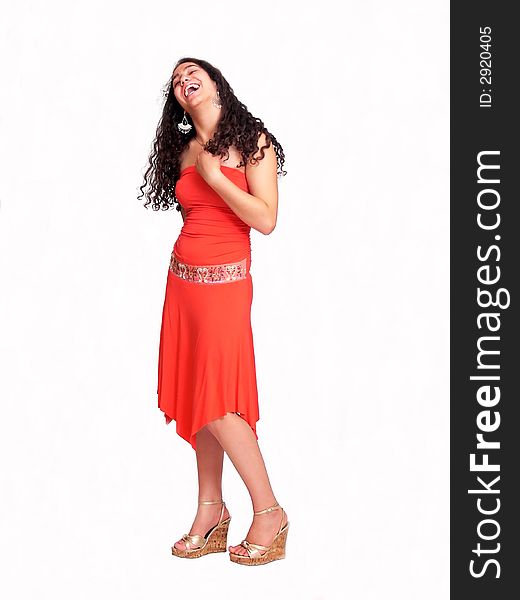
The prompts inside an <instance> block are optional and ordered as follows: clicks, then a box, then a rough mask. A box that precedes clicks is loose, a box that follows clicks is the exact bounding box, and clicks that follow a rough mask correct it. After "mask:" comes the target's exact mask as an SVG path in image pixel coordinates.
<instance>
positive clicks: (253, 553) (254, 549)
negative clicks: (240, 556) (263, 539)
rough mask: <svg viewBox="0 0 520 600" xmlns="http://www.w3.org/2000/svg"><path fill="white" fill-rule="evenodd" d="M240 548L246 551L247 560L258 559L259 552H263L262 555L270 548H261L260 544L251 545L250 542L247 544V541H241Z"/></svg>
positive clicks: (260, 554)
mask: <svg viewBox="0 0 520 600" xmlns="http://www.w3.org/2000/svg"><path fill="white" fill-rule="evenodd" d="M240 545H241V546H244V548H245V549H246V550H247V553H248V554H249V558H260V557H261V556H262V553H261V552H260V550H263V551H264V554H265V552H266V551H267V550H269V548H270V546H261V545H260V544H252V543H251V542H248V541H247V540H242V541H241V542H240Z"/></svg>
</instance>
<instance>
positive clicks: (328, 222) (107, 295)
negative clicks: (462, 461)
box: [0, 0, 449, 600]
mask: <svg viewBox="0 0 520 600" xmlns="http://www.w3.org/2000/svg"><path fill="white" fill-rule="evenodd" d="M0 40H1V41H0V61H1V72H2V85H1V88H0V94H1V96H0V97H1V111H0V138H1V141H0V144H1V146H0V148H1V154H0V164H1V168H2V179H1V181H2V186H1V188H0V201H1V211H0V217H1V224H0V234H1V241H0V250H1V256H0V264H1V285H2V293H1V323H0V324H1V342H0V344H1V346H0V348H1V368H2V377H1V389H0V392H1V396H2V404H1V407H2V418H1V419H0V457H1V458H0V461H1V475H0V477H1V481H0V484H1V499H0V502H1V506H0V519H1V522H0V530H1V534H0V563H1V564H2V572H3V574H2V579H1V581H0V594H1V595H2V596H3V597H4V598H9V600H15V599H21V598H23V599H26V598H27V599H29V598H31V599H32V598H53V599H59V598H75V599H76V600H80V599H84V598H85V599H87V598H88V599H91V598H94V597H101V598H125V599H127V600H130V599H134V598H135V599H149V598H154V599H159V598H198V599H199V598H200V599H202V598H211V599H212V600H220V599H224V598H226V599H227V598H231V597H234V598H239V597H242V598H244V597H247V598H248V599H249V600H256V599H257V598H258V599H263V598H271V599H282V598H283V599H286V598H302V599H304V600H318V599H319V600H321V599H327V600H328V599H334V600H335V599H342V598H352V599H356V600H363V599H371V600H372V599H373V600H379V599H380V598H392V599H393V598H395V599H399V600H405V599H406V600H408V599H410V600H417V598H421V600H428V599H435V600H439V599H440V598H447V597H448V565H449V499H448V491H449V488H448V485H449V480H448V478H449V462H448V458H449V448H448V433H449V412H448V408H449V407H448V401H449V379H448V375H449V373H448V365H449V346H448V333H449V313H448V310H449V239H448V234H449V212H448V211H449V188H448V186H449V170H448V168H449V147H448V132H449V112H448V109H449V103H448V93H449V79H448V77H449V64H448V59H449V56H448V46H449V5H448V2H440V3H439V2H438V1H435V2H434V1H433V0H430V1H428V2H420V3H419V2H413V1H412V0H408V1H397V2H395V1H394V2H386V1H384V0H379V1H371V2H353V1H349V2H332V1H321V2H319V3H307V2H301V3H298V4H296V3H294V4H293V3H281V2H270V1H263V2H261V3H255V2H249V3H239V4H229V5H226V4H222V3H221V2H216V1H214V0H212V1H207V0H199V1H198V2H196V3H194V4H191V5H189V6H188V3H176V2H172V1H168V2H167V1H153V0H149V1H148V2H141V3H136V2H133V3H128V2H122V1H118V2H105V1H104V2H100V1H96V0H94V1H92V0H91V1H89V2H86V1H85V2H74V1H72V2H64V1H63V2H57V1H54V2H46V3H43V2H29V1H20V2H18V3H16V5H15V4H14V3H11V4H10V7H9V9H5V10H4V18H3V19H2V25H1V32H0ZM185 55H187V56H195V57H200V58H204V59H206V60H208V61H210V62H211V63H213V64H215V65H216V66H217V67H218V68H220V69H221V70H222V72H223V74H224V76H225V77H226V78H227V79H228V81H229V82H230V84H231V86H232V87H233V89H234V91H235V93H236V95H237V97H238V98H239V99H240V100H241V101H242V102H243V103H244V104H245V105H246V106H247V107H248V109H249V110H250V111H251V112H252V113H253V114H254V115H255V116H259V117H260V118H261V119H262V120H263V121H264V123H265V125H266V126H267V128H268V129H269V130H270V131H272V132H273V133H274V135H275V136H276V137H277V139H278V140H279V141H280V143H281V144H282V146H283V148H284V151H285V154H286V158H287V161H286V165H285V167H286V169H287V171H288V174H287V176H286V177H285V178H282V179H280V181H279V191H280V200H279V215H278V223H277V227H276V229H275V230H274V232H273V233H272V234H271V235H269V236H263V235H262V234H260V233H259V232H257V231H252V235H251V237H252V247H253V251H252V252H253V255H252V256H253V263H252V268H251V274H252V277H253V282H254V283H253V286H254V298H253V308H252V320H253V333H254V340H255V352H256V358H257V376H258V387H259V393H260V421H259V422H258V430H257V431H258V435H259V443H260V448H261V450H262V452H263V454H264V458H265V461H266V464H267V467H268V471H269V475H270V478H271V482H272V484H273V488H274V491H275V495H276V497H277V499H278V500H279V502H280V504H282V506H284V508H285V509H286V510H287V512H288V514H289V519H290V522H291V528H290V532H289V536H288V541H287V556H286V559H285V560H282V561H277V562H276V563H272V564H269V565H267V566H264V567H262V568H260V569H247V568H243V567H240V566H238V565H235V564H233V563H231V562H230V561H229V558H228V556H227V554H215V555H211V556H207V557H204V558H203V559H200V560H192V561H188V560H181V559H177V558H174V557H172V556H171V552H170V546H171V545H172V544H173V542H174V541H175V540H177V539H179V537H180V536H181V535H182V534H183V533H184V532H187V531H188V530H189V527H190V525H191V522H192V521H193V517H194V516H195V511H196V500H197V479H196V470H195V453H194V452H193V449H192V448H191V447H190V446H189V445H188V444H187V443H186V442H185V441H184V440H182V439H181V438H180V437H178V436H177V435H176V433H175V429H174V424H171V425H170V426H166V425H165V423H164V417H163V415H162V413H161V412H160V411H159V409H158V408H157V396H156V385H157V380H156V376H157V353H158V342H159V327H160V317H161V311H162V303H163V299H164V290H165V284H166V276H167V267H168V261H169V255H170V252H171V249H172V247H173V243H174V242H175V239H176V237H177V235H178V233H179V231H180V227H181V225H182V219H181V216H180V214H179V213H177V212H176V211H175V212H158V213H156V212H153V211H151V210H145V209H144V208H143V206H142V204H143V202H142V201H138V200H137V199H136V197H137V194H138V186H139V185H140V184H141V183H142V174H143V173H144V168H145V167H146V165H147V157H148V153H149V150H150V145H151V142H152V139H153V137H154V134H155V128H156V126H157V123H158V120H159V117H160V114H161V111H162V102H163V97H162V93H161V90H162V87H163V86H164V85H165V84H166V82H167V80H168V78H169V76H170V74H171V71H172V69H173V66H174V64H175V62H176V61H177V59H179V58H180V57H182V56H185ZM224 468H225V479H224V489H223V497H224V499H225V500H226V502H227V503H228V506H229V509H230V512H231V514H232V516H233V520H232V524H231V528H230V534H229V539H228V541H229V543H234V544H237V543H239V542H240V541H241V540H242V539H243V537H244V536H245V534H246V532H247V530H248V528H249V525H250V522H251V518H252V509H251V504H250V500H249V496H248V494H247V491H246V489H245V487H244V485H243V483H242V480H241V479H240V477H239V476H238V474H237V473H236V471H235V470H234V468H233V466H232V464H231V462H230V461H229V460H228V459H227V458H226V462H225V467H224Z"/></svg>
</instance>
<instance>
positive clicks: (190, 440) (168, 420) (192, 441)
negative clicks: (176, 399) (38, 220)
mask: <svg viewBox="0 0 520 600" xmlns="http://www.w3.org/2000/svg"><path fill="white" fill-rule="evenodd" d="M159 410H160V411H161V412H162V413H163V415H164V418H165V421H166V425H169V424H170V423H171V422H172V421H174V422H175V424H176V428H175V430H176V433H177V435H179V437H181V438H182V439H183V440H185V441H186V442H188V444H190V445H191V447H192V448H193V450H197V442H196V435H197V433H198V432H199V431H200V430H201V429H202V428H203V427H205V426H206V425H207V424H208V423H211V421H214V420H216V419H221V418H222V417H225V416H226V415H227V413H239V416H240V417H241V418H242V419H244V421H245V422H246V423H247V424H248V425H249V427H251V430H252V432H253V433H254V434H255V437H256V440H257V441H258V434H257V432H256V424H257V423H258V421H259V420H260V417H258V418H257V419H256V420H255V421H251V420H249V419H248V418H247V416H246V413H244V412H240V411H234V410H226V411H225V412H224V414H219V415H217V416H216V417H213V418H211V419H208V420H207V421H206V422H205V423H203V424H202V425H201V426H200V427H199V428H198V429H197V431H195V432H194V433H193V434H188V433H186V432H184V431H181V430H180V429H179V427H178V423H177V420H176V419H175V418H174V417H172V416H171V415H169V414H168V413H167V412H166V411H165V410H164V409H162V408H161V407H159Z"/></svg>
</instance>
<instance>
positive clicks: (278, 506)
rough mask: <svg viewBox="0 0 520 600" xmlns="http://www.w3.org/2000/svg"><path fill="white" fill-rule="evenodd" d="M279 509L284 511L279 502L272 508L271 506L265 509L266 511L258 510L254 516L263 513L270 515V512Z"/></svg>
mask: <svg viewBox="0 0 520 600" xmlns="http://www.w3.org/2000/svg"><path fill="white" fill-rule="evenodd" d="M278 509H281V510H283V508H282V507H281V506H280V505H279V504H278V502H277V503H276V504H273V505H272V506H269V507H268V508H264V510H257V511H256V512H255V513H254V514H255V515H262V514H263V513H268V512H271V511H272V510H278Z"/></svg>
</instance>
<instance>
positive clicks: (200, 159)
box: [195, 150, 222, 185]
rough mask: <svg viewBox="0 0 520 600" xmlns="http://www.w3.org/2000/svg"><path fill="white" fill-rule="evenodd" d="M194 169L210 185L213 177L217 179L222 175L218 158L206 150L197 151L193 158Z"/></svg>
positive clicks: (213, 179)
mask: <svg viewBox="0 0 520 600" xmlns="http://www.w3.org/2000/svg"><path fill="white" fill-rule="evenodd" d="M195 169H196V170H197V172H198V173H199V174H200V175H201V176H202V178H203V179H204V181H205V182H206V183H207V184H208V185H211V183H212V182H213V181H215V179H218V178H219V177H220V176H221V175H222V171H221V170H220V158H219V157H218V156H213V154H210V153H209V152H207V151H206V150H201V151H200V152H199V154H198V156H197V158H196V159H195Z"/></svg>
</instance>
